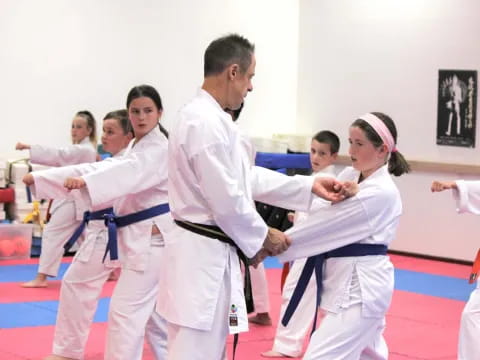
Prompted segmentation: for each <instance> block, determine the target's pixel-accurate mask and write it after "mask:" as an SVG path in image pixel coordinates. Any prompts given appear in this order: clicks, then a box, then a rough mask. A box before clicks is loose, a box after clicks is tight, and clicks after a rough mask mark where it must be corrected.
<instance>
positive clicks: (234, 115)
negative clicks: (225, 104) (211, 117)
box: [223, 102, 243, 122]
mask: <svg viewBox="0 0 480 360" xmlns="http://www.w3.org/2000/svg"><path fill="white" fill-rule="evenodd" d="M242 109H243V102H242V103H241V104H240V107H239V108H238V109H237V110H232V109H229V108H225V109H223V111H225V112H226V113H229V114H230V116H231V117H232V120H233V121H234V122H235V121H237V120H238V118H239V117H240V113H241V112H242Z"/></svg>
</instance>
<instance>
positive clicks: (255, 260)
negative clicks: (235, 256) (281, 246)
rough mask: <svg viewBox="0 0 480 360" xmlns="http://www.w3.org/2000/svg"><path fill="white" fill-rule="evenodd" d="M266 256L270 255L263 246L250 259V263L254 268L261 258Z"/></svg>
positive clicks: (263, 258) (260, 261)
mask: <svg viewBox="0 0 480 360" xmlns="http://www.w3.org/2000/svg"><path fill="white" fill-rule="evenodd" d="M267 256H270V254H269V253H268V251H267V250H266V249H264V248H261V249H260V250H259V251H258V252H257V253H256V254H255V256H254V257H253V258H251V259H250V265H252V266H253V267H254V268H255V269H256V268H257V267H258V265H260V264H261V263H262V261H263V260H265V258H266V257H267Z"/></svg>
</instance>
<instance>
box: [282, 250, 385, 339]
mask: <svg viewBox="0 0 480 360" xmlns="http://www.w3.org/2000/svg"><path fill="white" fill-rule="evenodd" d="M366 255H387V246H385V245H379V244H358V243H357V244H350V245H347V246H344V247H341V248H338V249H335V250H331V251H329V252H326V253H324V254H319V255H315V256H311V257H309V258H308V259H307V261H306V262H305V266H304V267H303V270H302V273H301V274H300V278H299V279H298V283H297V286H296V287H295V290H294V291H293V294H292V297H291V299H290V302H289V303H288V306H287V309H286V310H285V314H284V315H283V318H282V325H283V326H287V324H288V322H289V321H290V318H291V317H292V315H293V313H294V312H295V309H296V308H297V306H298V304H299V303H300V300H301V299H302V296H303V294H304V292H305V289H306V288H307V285H308V283H309V281H310V278H311V277H312V274H313V271H314V270H315V278H316V280H317V302H316V306H315V318H314V320H313V328H312V333H313V331H315V328H316V326H317V312H318V306H319V305H320V299H321V295H322V280H323V263H324V261H325V260H326V259H328V258H334V257H350V256H366Z"/></svg>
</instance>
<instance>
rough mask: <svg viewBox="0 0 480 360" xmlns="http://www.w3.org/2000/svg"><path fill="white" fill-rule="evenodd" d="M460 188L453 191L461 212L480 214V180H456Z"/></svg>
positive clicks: (458, 209)
mask: <svg viewBox="0 0 480 360" xmlns="http://www.w3.org/2000/svg"><path fill="white" fill-rule="evenodd" d="M456 184H457V187H458V190H454V191H453V197H454V199H455V201H456V203H457V211H458V212H459V213H465V212H469V213H472V214H475V215H480V181H465V180H457V181H456Z"/></svg>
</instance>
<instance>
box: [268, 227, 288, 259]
mask: <svg viewBox="0 0 480 360" xmlns="http://www.w3.org/2000/svg"><path fill="white" fill-rule="evenodd" d="M291 243H292V241H291V240H290V238H289V237H287V235H285V234H284V233H283V232H281V231H280V230H277V229H273V228H269V229H268V233H267V238H266V239H265V241H264V242H263V248H264V249H265V250H266V251H267V252H268V254H269V255H271V256H276V255H279V254H281V253H282V252H284V251H285V250H287V249H288V247H289V246H290V244H291Z"/></svg>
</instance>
